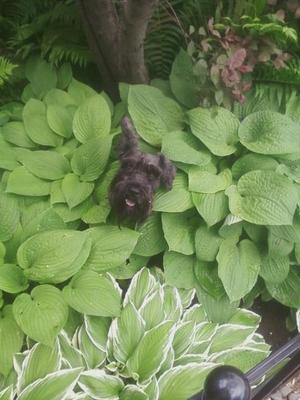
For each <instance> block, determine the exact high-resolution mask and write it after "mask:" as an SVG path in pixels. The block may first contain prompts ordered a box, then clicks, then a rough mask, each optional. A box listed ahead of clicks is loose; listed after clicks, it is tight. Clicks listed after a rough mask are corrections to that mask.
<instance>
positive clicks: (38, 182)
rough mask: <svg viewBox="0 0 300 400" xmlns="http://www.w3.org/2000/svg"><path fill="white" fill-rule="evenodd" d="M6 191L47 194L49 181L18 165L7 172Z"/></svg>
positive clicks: (22, 193) (36, 194) (32, 194)
mask: <svg viewBox="0 0 300 400" xmlns="http://www.w3.org/2000/svg"><path fill="white" fill-rule="evenodd" d="M6 192H8V193H14V194H20V195H23V196H47V195H48V194H50V182H47V181H44V180H43V179H40V178H38V177H36V176H35V175H33V174H32V173H30V172H29V171H28V170H27V169H26V168H25V167H18V168H16V169H15V170H14V171H13V172H11V173H10V174H9V177H8V181H7V186H6Z"/></svg>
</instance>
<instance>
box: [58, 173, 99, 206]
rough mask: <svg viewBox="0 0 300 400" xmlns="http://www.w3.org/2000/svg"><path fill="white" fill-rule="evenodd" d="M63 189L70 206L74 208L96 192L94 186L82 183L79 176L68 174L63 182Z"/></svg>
mask: <svg viewBox="0 0 300 400" xmlns="http://www.w3.org/2000/svg"><path fill="white" fill-rule="evenodd" d="M61 189H62V192H63V195H64V197H65V199H66V202H67V204H68V206H69V207H70V208H74V207H76V206H78V204H81V203H82V202H83V201H84V200H86V199H87V198H88V197H89V196H90V194H91V193H92V192H93V190H94V184H93V183H88V182H80V180H79V177H78V176H77V175H75V174H68V175H66V176H65V177H64V179H63V181H62V184H61Z"/></svg>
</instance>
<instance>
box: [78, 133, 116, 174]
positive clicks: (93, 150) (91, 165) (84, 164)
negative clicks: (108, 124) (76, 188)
mask: <svg viewBox="0 0 300 400" xmlns="http://www.w3.org/2000/svg"><path fill="white" fill-rule="evenodd" d="M111 143H112V136H106V137H96V138H94V139H90V140H88V141H87V142H86V143H85V144H83V145H81V146H80V147H78V148H77V149H76V150H75V151H74V154H73V157H72V161H71V165H72V169H73V171H74V172H75V174H77V175H79V176H80V179H81V180H83V181H94V180H95V179H97V178H99V176H100V175H101V174H102V172H103V171H104V168H105V166H106V164H107V161H108V157H109V154H110V149H111Z"/></svg>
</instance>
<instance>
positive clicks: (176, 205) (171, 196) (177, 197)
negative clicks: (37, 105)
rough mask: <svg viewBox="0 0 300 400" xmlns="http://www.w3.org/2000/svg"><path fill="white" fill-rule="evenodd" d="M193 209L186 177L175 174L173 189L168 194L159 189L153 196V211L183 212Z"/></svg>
mask: <svg viewBox="0 0 300 400" xmlns="http://www.w3.org/2000/svg"><path fill="white" fill-rule="evenodd" d="M192 207H193V202H192V196H191V193H190V192H189V190H188V180H187V176H186V175H185V174H184V173H183V172H177V175H176V177H175V180H174V182H173V188H172V190H170V191H169V192H166V191H165V190H162V189H159V190H158V191H157V192H156V194H155V196H154V204H153V210H154V211H164V212H170V213H173V212H183V211H186V210H188V209H190V208H192Z"/></svg>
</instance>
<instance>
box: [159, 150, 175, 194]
mask: <svg viewBox="0 0 300 400" xmlns="http://www.w3.org/2000/svg"><path fill="white" fill-rule="evenodd" d="M159 166H160V168H161V171H162V172H161V176H160V183H161V184H162V185H163V186H165V188H166V189H167V190H171V189H172V186H173V181H174V178H175V175H176V168H175V166H174V165H173V164H172V162H171V161H170V160H168V159H167V158H166V157H165V156H164V155H163V154H159Z"/></svg>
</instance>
